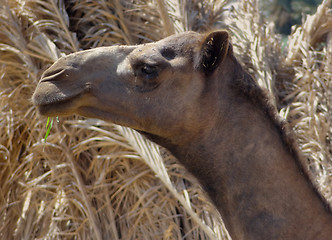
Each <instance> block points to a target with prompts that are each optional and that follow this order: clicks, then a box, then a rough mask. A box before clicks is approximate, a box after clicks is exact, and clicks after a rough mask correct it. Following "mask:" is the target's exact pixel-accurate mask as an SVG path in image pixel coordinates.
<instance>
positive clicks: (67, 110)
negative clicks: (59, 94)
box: [36, 96, 77, 117]
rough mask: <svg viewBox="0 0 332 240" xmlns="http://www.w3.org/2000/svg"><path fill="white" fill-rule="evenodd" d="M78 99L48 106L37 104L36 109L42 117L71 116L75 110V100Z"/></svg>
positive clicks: (60, 101) (57, 102)
mask: <svg viewBox="0 0 332 240" xmlns="http://www.w3.org/2000/svg"><path fill="white" fill-rule="evenodd" d="M76 97H77V96H75V97H71V98H68V99H63V100H59V101H55V102H50V103H47V104H36V107H37V109H38V112H39V114H40V115H43V116H47V117H55V116H64V115H70V114H72V113H73V109H74V107H73V98H76Z"/></svg>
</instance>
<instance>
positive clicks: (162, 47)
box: [33, 31, 230, 139]
mask: <svg viewBox="0 0 332 240" xmlns="http://www.w3.org/2000/svg"><path fill="white" fill-rule="evenodd" d="M229 52H230V48H229V42H228V33H227V32H226V31H216V32H212V33H209V34H199V33H195V32H186V33H182V34H178V35H173V36H170V37H168V38H165V39H163V40H160V41H158V42H153V43H148V44H142V45H135V46H111V47H100V48H95V49H91V50H85V51H80V52H77V53H73V54H70V55H67V56H65V57H62V58H60V59H59V60H58V61H56V62H55V63H54V64H53V65H52V66H51V67H50V68H49V69H47V70H46V71H45V72H44V74H43V75H42V77H41V80H40V82H39V84H38V86H37V88H36V90H35V93H34V95H33V103H34V105H35V106H37V108H38V111H39V113H40V114H41V115H45V116H49V117H52V116H64V115H71V114H74V113H77V114H79V115H82V116H85V117H92V118H99V119H103V120H106V121H110V122H113V123H116V124H119V125H122V126H127V127H131V128H133V129H136V130H138V131H141V132H144V133H147V134H151V135H154V136H160V137H163V138H166V139H169V138H172V136H175V135H181V134H182V133H184V132H185V131H187V130H188V129H193V128H195V127H196V126H198V125H199V124H206V122H207V121H208V120H209V115H207V114H209V113H208V112H206V111H208V110H211V111H213V109H212V106H213V102H212V101H210V100H213V98H216V96H215V95H214V94H213V91H212V92H211V91H210V90H209V91H207V89H208V88H211V89H212V90H213V88H214V87H215V86H213V84H214V83H213V81H212V80H211V79H213V76H214V75H215V73H216V72H217V71H218V69H219V68H221V66H225V62H226V59H227V55H229ZM209 99H210V100H209Z"/></svg>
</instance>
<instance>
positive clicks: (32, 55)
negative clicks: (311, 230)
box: [0, 0, 332, 239]
mask: <svg viewBox="0 0 332 240" xmlns="http://www.w3.org/2000/svg"><path fill="white" fill-rule="evenodd" d="M226 3H227V1H221V0H219V1H218V0H217V1H212V0H211V1H210V0H205V1H198V0H197V1H188V2H186V3H184V2H182V1H174V0H173V1H163V0H158V1H152V0H150V1H149V0H131V1H120V0H113V1H106V0H105V1H103V0H98V1H88V0H79V1H74V0H68V1H56V0H0V51H1V52H0V79H1V81H0V99H1V101H0V108H1V112H0V114H1V116H0V180H1V185H0V239H228V237H227V233H226V231H225V230H224V228H223V226H222V222H221V219H220V217H219V215H218V214H217V212H216V210H215V209H214V207H213V206H212V204H211V203H209V201H208V200H207V199H206V197H205V194H204V193H203V192H202V190H201V189H200V187H199V186H198V184H197V182H196V181H195V180H194V179H193V178H192V177H191V176H190V175H188V173H187V172H186V171H185V170H184V168H183V167H182V166H180V165H179V164H178V163H177V161H176V160H175V159H174V158H173V157H172V156H170V155H169V154H168V153H167V152H165V150H163V149H159V148H158V147H157V146H156V145H154V144H152V143H150V142H147V141H146V140H144V139H143V138H142V137H141V136H140V135H139V134H137V133H136V132H134V131H132V130H130V129H126V128H123V127H119V126H114V125H112V124H109V123H105V122H103V121H100V120H94V119H82V118H80V117H77V116H76V117H70V118H60V119H59V122H57V121H55V122H54V126H53V129H52V131H51V133H50V136H49V137H48V139H47V142H44V141H43V139H44V136H45V132H46V127H45V125H46V119H45V118H41V117H40V116H38V115H37V113H36V111H35V109H34V107H33V106H32V104H31V101H30V98H31V95H32V93H33V91H34V89H35V87H36V84H37V82H38V80H39V78H40V75H41V73H42V72H43V70H45V69H46V68H47V67H48V66H49V65H50V64H51V63H53V62H54V61H55V60H56V59H58V58H59V57H60V56H62V55H65V54H68V53H71V52H75V51H78V50H82V49H88V48H92V47H98V46H105V45H114V44H135V43H144V42H149V41H153V40H158V39H161V38H163V37H165V36H167V35H169V34H172V33H176V32H182V31H186V30H196V31H208V30H210V29H212V28H220V27H226V28H228V29H229V31H230V32H231V33H232V36H233V37H232V40H233V43H234V47H235V51H236V53H237V55H238V57H239V58H240V59H241V61H242V63H243V64H244V66H245V67H246V69H247V70H248V71H249V72H250V73H251V74H252V75H254V76H255V79H256V80H257V81H258V82H259V83H260V84H261V85H262V86H264V87H266V88H268V89H269V90H270V91H271V93H272V94H273V95H274V97H275V104H276V105H277V107H278V109H279V110H280V116H281V117H283V118H285V119H286V120H287V121H288V122H289V123H290V125H291V127H292V128H293V130H294V131H295V134H296V135H297V137H298V143H299V146H300V148H301V149H302V151H303V153H304V154H305V156H306V157H307V160H308V167H309V168H310V169H311V170H312V173H313V176H314V177H315V179H317V183H318V184H319V187H320V189H321V191H322V192H323V194H324V196H325V197H326V198H327V199H328V200H329V201H330V202H331V201H332V192H331V190H332V182H331V180H332V177H331V173H332V170H331V166H332V163H331V159H332V125H331V123H332V114H331V112H332V72H331V71H332V14H331V0H325V1H323V2H322V4H321V5H320V7H319V8H318V10H317V12H316V14H314V15H313V16H308V17H306V18H305V20H304V23H303V25H302V26H299V27H298V28H294V30H293V33H292V34H291V35H290V37H289V40H288V45H287V46H285V47H284V48H282V46H281V39H280V36H279V35H277V34H276V33H274V27H273V24H272V23H264V20H263V19H262V18H261V17H260V14H259V10H258V3H257V2H256V1H254V0H252V1H244V0H243V1H242V2H239V3H238V5H237V6H236V8H233V9H231V10H230V11H227V12H228V15H227V19H223V16H224V15H223V14H222V13H224V12H226V10H227V6H228V5H226ZM225 23H226V24H225Z"/></svg>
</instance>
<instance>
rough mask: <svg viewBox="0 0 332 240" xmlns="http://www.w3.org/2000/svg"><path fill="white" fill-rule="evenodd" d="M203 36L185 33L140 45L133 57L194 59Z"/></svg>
mask: <svg viewBox="0 0 332 240" xmlns="http://www.w3.org/2000/svg"><path fill="white" fill-rule="evenodd" d="M201 41H202V35H201V34H199V33H195V32H185V33H180V34H176V35H172V36H170V37H167V38H164V39H162V40H160V41H157V42H153V43H148V44H142V45H138V46H137V48H136V49H135V50H134V51H133V53H132V55H133V56H132V57H135V56H141V57H142V56H144V57H145V58H154V57H158V56H159V55H160V54H161V55H163V57H165V58H173V57H175V56H188V57H192V54H193V52H194V51H195V50H196V49H197V48H198V47H199V46H200V44H201Z"/></svg>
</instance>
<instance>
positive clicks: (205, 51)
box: [199, 31, 229, 75]
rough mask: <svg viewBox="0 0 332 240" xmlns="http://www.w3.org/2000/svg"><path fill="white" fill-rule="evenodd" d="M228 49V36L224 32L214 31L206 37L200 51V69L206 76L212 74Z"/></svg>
mask: <svg viewBox="0 0 332 240" xmlns="http://www.w3.org/2000/svg"><path fill="white" fill-rule="evenodd" d="M228 47H229V36H228V32H226V31H216V32H212V33H210V34H208V35H207V37H206V38H205V39H204V41H203V45H202V47H201V51H200V60H199V65H200V69H201V70H202V71H203V72H204V73H205V74H207V75H209V74H211V73H213V71H214V70H215V69H216V68H217V67H218V65H219V64H220V63H221V62H222V61H223V60H224V58H225V56H226V54H227V52H228Z"/></svg>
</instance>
